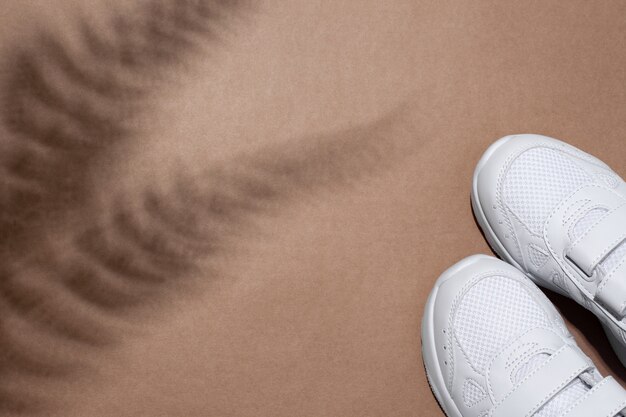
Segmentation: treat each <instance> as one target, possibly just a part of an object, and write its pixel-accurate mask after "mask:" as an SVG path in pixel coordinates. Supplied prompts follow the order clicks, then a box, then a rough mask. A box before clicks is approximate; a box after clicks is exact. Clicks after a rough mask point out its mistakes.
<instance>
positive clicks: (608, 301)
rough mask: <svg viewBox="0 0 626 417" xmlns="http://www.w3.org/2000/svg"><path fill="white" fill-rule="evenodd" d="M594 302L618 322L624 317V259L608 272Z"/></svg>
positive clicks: (625, 296)
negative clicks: (617, 319)
mask: <svg viewBox="0 0 626 417" xmlns="http://www.w3.org/2000/svg"><path fill="white" fill-rule="evenodd" d="M595 300H596V301H597V302H598V303H600V304H602V305H603V306H604V307H605V308H606V309H607V310H608V311H609V312H610V313H611V314H613V316H615V317H616V318H619V319H620V320H621V319H622V318H624V316H625V315H626V311H625V310H626V258H624V259H623V260H622V261H621V262H620V263H619V265H617V267H615V268H614V269H613V270H612V271H609V273H608V275H607V276H606V277H604V279H603V280H602V282H601V283H600V285H598V289H597V291H596V295H595Z"/></svg>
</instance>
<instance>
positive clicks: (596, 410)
mask: <svg viewBox="0 0 626 417" xmlns="http://www.w3.org/2000/svg"><path fill="white" fill-rule="evenodd" d="M422 353H423V355H422V356H423V359H424V365H425V367H426V373H427V375H428V381H429V382H430V385H431V388H432V390H433V393H434V394H435V396H436V397H437V400H438V401H439V404H440V405H441V407H442V408H443V410H444V412H445V413H446V415H447V416H448V417H531V416H533V417H591V416H593V417H614V416H616V415H618V414H619V413H620V412H621V411H622V410H623V409H624V408H626V391H624V390H623V389H622V387H621V386H620V385H619V384H618V383H617V382H616V381H615V380H614V379H613V378H610V377H609V378H605V379H602V377H601V376H600V374H599V373H598V371H597V370H596V368H595V367H594V365H593V363H592V362H591V361H590V359H589V358H588V357H587V356H585V354H584V353H583V352H582V351H581V350H580V349H579V348H578V346H577V345H576V342H575V341H574V339H573V338H572V336H571V335H570V333H569V332H568V331H567V329H566V327H565V324H564V323H563V320H562V319H561V317H560V315H559V313H558V312H557V310H556V308H554V306H553V305H552V303H551V302H550V301H549V300H548V299H547V298H546V296H545V295H544V294H543V293H542V292H541V291H540V290H539V288H537V286H535V284H533V283H532V282H531V281H530V280H529V279H528V278H527V277H526V276H525V275H524V274H523V273H522V272H520V271H519V270H517V269H515V268H514V267H513V266H511V265H509V264H506V263H504V262H502V261H500V260H498V259H496V258H493V257H489V256H484V255H476V256H472V257H470V258H467V259H465V260H463V261H461V262H459V263H458V264H456V265H454V266H453V267H451V268H450V269H448V270H447V271H446V272H444V274H443V275H442V276H441V278H439V280H438V281H437V283H436V284H435V288H434V289H433V291H432V293H431V294H430V297H429V299H428V302H427V304H426V310H425V313H424V319H423V323H422Z"/></svg>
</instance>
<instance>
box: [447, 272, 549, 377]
mask: <svg viewBox="0 0 626 417" xmlns="http://www.w3.org/2000/svg"><path fill="white" fill-rule="evenodd" d="M453 326H454V330H455V333H456V336H457V337H458V340H459V343H460V344H461V347H462V348H463V350H464V351H465V353H466V354H467V356H468V359H469V360H470V362H471V363H472V365H473V366H474V368H476V370H478V371H479V372H480V373H482V374H484V373H485V371H486V370H487V367H488V365H489V363H490V362H491V360H492V359H493V358H494V357H495V356H496V355H497V354H498V353H499V352H500V350H501V349H503V348H504V347H506V345H507V342H510V341H512V340H515V339H517V338H518V337H519V336H520V335H521V334H522V333H524V332H526V331H528V330H531V329H533V328H535V327H540V326H546V327H551V323H550V319H549V318H548V317H547V315H546V314H545V312H544V311H543V309H542V308H541V306H539V305H538V304H537V302H536V301H535V300H534V299H533V298H532V296H531V295H530V294H529V293H528V291H527V290H526V289H525V288H524V287H523V286H522V285H521V284H520V283H519V282H517V281H515V280H513V279H511V278H507V277H502V276H494V277H488V278H485V279H482V280H480V281H479V282H478V283H476V284H475V285H474V286H473V287H472V288H470V289H469V291H468V292H467V293H466V294H465V296H464V297H463V298H462V300H461V302H460V304H459V306H458V309H457V311H456V315H455V318H454V324H453Z"/></svg>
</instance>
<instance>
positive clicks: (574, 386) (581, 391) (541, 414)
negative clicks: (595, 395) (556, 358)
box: [513, 353, 596, 417]
mask: <svg viewBox="0 0 626 417" xmlns="http://www.w3.org/2000/svg"><path fill="white" fill-rule="evenodd" d="M550 356H552V355H551V354H549V353H538V354H536V355H534V356H531V357H530V358H529V359H528V360H527V361H525V362H522V363H521V364H520V365H519V366H518V368H517V369H516V370H515V371H514V372H513V383H514V384H516V385H517V384H518V383H519V382H521V380H522V379H524V377H526V376H527V375H529V374H530V373H531V372H533V371H534V370H535V369H537V368H539V367H540V366H541V365H542V364H543V363H544V362H545V361H547V360H548V359H550ZM595 382H596V378H595V376H594V375H591V374H583V375H581V376H580V377H579V378H577V379H575V380H574V381H572V382H571V383H570V384H569V385H567V386H566V387H565V388H563V389H562V390H561V391H560V392H559V393H558V394H556V395H555V396H554V397H553V398H552V399H551V400H550V401H549V402H548V403H546V404H545V405H544V406H543V407H542V408H541V409H539V411H537V412H536V413H535V414H534V415H533V417H558V416H560V415H562V414H563V413H564V412H565V410H567V408H569V407H570V406H571V405H572V404H574V403H575V402H576V401H577V400H578V399H579V398H580V397H582V396H583V395H585V393H587V391H589V390H590V389H591V387H592V386H593V384H594V383H595Z"/></svg>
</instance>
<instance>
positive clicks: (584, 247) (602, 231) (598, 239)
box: [566, 204, 626, 276]
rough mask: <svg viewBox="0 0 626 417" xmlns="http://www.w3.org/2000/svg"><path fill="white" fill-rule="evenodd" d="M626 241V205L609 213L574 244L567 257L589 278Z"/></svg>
mask: <svg viewBox="0 0 626 417" xmlns="http://www.w3.org/2000/svg"><path fill="white" fill-rule="evenodd" d="M625 239H626V204H622V205H620V206H618V207H617V208H615V209H614V210H612V211H610V212H608V213H607V214H606V215H605V216H604V217H602V218H601V219H600V220H598V221H597V222H596V223H595V224H594V225H593V226H591V228H589V230H587V231H586V232H585V233H584V234H583V235H582V236H580V237H579V238H578V239H576V240H575V241H574V243H572V245H571V246H570V248H569V249H568V250H567V253H566V256H567V258H569V259H570V260H571V261H572V262H574V263H575V264H576V265H577V266H578V268H580V269H581V270H582V271H583V272H584V273H585V274H587V275H588V276H592V275H593V270H594V269H596V267H597V266H598V264H599V263H600V262H601V261H602V260H603V259H604V258H605V257H606V256H607V255H608V254H609V253H611V252H612V251H613V250H614V249H615V248H617V247H618V246H619V245H620V243H622V242H623V241H624V240H625Z"/></svg>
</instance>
